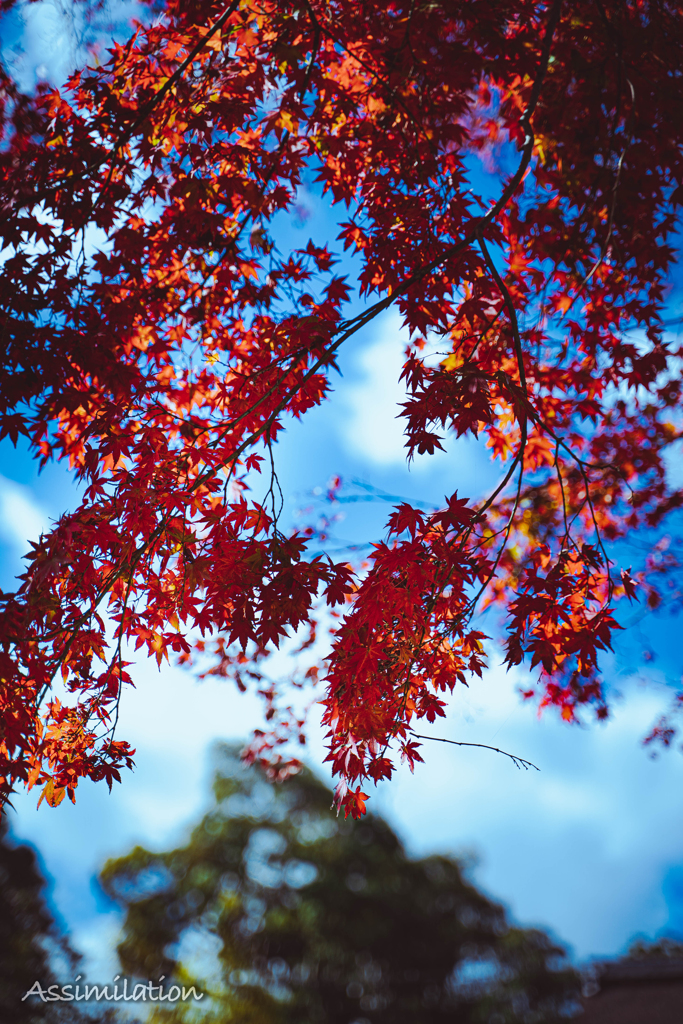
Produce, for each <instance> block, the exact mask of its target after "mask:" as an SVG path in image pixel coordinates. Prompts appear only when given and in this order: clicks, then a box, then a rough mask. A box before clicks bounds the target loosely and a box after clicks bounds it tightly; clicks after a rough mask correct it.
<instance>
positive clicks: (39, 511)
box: [0, 476, 50, 555]
mask: <svg viewBox="0 0 683 1024" xmlns="http://www.w3.org/2000/svg"><path fill="white" fill-rule="evenodd" d="M49 526H50V523H49V520H48V517H47V513H46V512H45V510H44V509H43V508H41V507H40V505H38V504H37V502H36V500H35V498H34V497H33V495H32V493H31V491H30V490H29V488H28V487H22V486H21V484H17V483H15V482H14V481H13V480H8V479H7V478H6V477H3V476H0V538H1V539H2V540H4V542H5V543H6V544H10V545H11V546H12V547H13V548H14V549H15V550H16V551H17V553H18V554H20V555H23V554H26V551H27V550H28V547H29V541H32V540H34V541H35V540H38V538H39V537H40V535H41V533H44V532H45V531H46V530H48V529H49Z"/></svg>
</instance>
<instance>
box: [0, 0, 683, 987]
mask: <svg viewBox="0 0 683 1024" xmlns="http://www.w3.org/2000/svg"><path fill="white" fill-rule="evenodd" d="M56 10H57V8H56V7H54V8H53V7H52V5H49V4H44V3H38V4H36V5H32V9H31V12H30V17H29V20H28V21H27V22H26V23H25V24H23V25H22V24H21V22H20V20H19V21H17V22H16V24H14V28H13V32H14V35H13V41H14V43H16V42H17V41H18V42H21V43H22V44H23V46H24V53H23V56H22V58H21V61H22V68H23V72H22V73H23V74H25V76H26V82H27V85H31V84H33V82H32V80H31V76H33V81H35V77H36V69H37V68H40V74H41V75H47V76H52V77H53V79H54V80H58V79H59V78H60V77H61V76H62V75H63V73H64V68H65V67H66V65H67V64H68V61H69V60H70V59H71V57H70V56H69V55H68V54H67V52H66V48H67V45H69V46H70V45H71V43H70V42H69V39H70V37H69V35H68V33H66V35H64V32H65V31H66V30H65V29H64V26H63V25H62V23H61V22H59V21H57V22H55V21H54V17H53V15H54V12H55V11H56ZM41 12H42V14H41ZM27 17H28V15H27ZM41 17H42V19H43V20H42V21H41ZM51 19H52V20H51ZM22 33H23V34H22ZM60 33H62V34H60ZM63 36H64V39H66V42H64V43H63V44H62V43H61V42H59V41H60V40H62V38H63ZM5 38H6V39H7V38H9V37H8V36H7V35H5ZM57 44H58V45H57ZM50 56H51V57H52V58H53V64H52V65H50V63H49V57H50ZM42 66H44V67H45V69H46V70H45V71H43V67H42ZM301 198H302V201H303V202H304V203H305V204H306V205H307V206H308V207H309V210H310V219H309V221H308V223H306V224H303V225H302V224H301V218H297V219H294V218H293V219H292V220H290V221H289V222H287V221H286V220H283V221H282V223H281V224H280V227H279V239H280V244H281V245H284V244H291V245H293V246H296V245H299V244H301V241H305V240H306V238H307V237H308V236H309V234H311V233H312V234H313V236H314V238H315V239H316V241H321V240H324V241H328V242H329V243H330V244H331V247H332V243H334V235H335V234H336V230H335V227H334V220H333V219H332V218H331V217H330V215H329V211H327V210H326V208H325V205H324V203H323V201H322V200H321V199H320V197H318V196H316V195H314V194H313V193H308V194H304V195H302V197H301ZM345 270H347V271H348V272H351V273H352V270H353V268H352V265H351V264H350V263H349V264H348V265H347V267H345ZM404 342H405V339H404V337H403V335H402V332H401V329H400V323H399V321H398V320H397V318H396V316H395V314H393V313H391V312H389V313H387V314H385V315H384V316H383V317H381V318H380V319H378V320H377V321H376V322H375V323H374V324H372V325H370V326H369V327H368V328H366V329H365V331H364V332H363V333H362V334H361V335H359V336H358V337H357V338H355V339H354V340H353V341H352V342H351V343H350V347H349V348H348V349H347V350H345V351H344V352H343V353H342V355H341V360H340V369H341V371H342V374H341V375H340V376H339V377H335V379H334V381H333V385H334V393H333V395H332V398H331V401H330V402H329V403H327V404H326V405H325V407H323V408H321V409H318V410H315V411H314V412H313V413H312V414H310V415H309V416H307V417H306V419H305V420H304V421H303V422H301V423H293V424H291V425H290V426H289V428H288V430H287V431H286V433H285V435H284V437H283V439H282V441H281V443H280V444H279V445H278V448H277V466H278V471H279V474H280V478H281V481H282V484H283V488H284V490H285V493H286V495H287V496H288V502H289V507H290V508H295V507H296V506H297V504H304V503H305V500H304V497H303V496H304V495H305V493H306V492H308V491H310V490H311V489H312V488H314V487H316V486H320V485H324V484H325V483H326V481H327V480H328V479H329V477H330V476H331V475H332V474H335V473H339V474H341V475H342V477H343V478H345V479H347V480H351V479H354V478H355V479H360V480H364V481H366V482H367V483H370V484H372V485H374V486H376V487H379V488H381V489H383V490H385V491H389V492H391V493H395V494H401V495H406V496H408V497H413V498H420V499H423V500H426V501H432V502H435V503H440V502H441V501H442V499H443V495H444V494H446V493H448V494H450V493H452V491H453V490H454V489H455V488H458V489H459V490H460V492H461V494H462V495H467V496H470V497H476V496H477V495H478V494H480V493H482V492H483V490H484V489H485V488H486V486H487V485H488V484H490V483H491V481H492V480H494V479H495V473H494V471H493V470H492V468H491V467H490V465H489V464H488V462H487V461H486V457H485V455H484V454H483V453H482V451H481V450H480V449H479V448H478V446H477V445H476V444H474V443H464V442H462V443H457V444H451V445H450V446H449V451H448V452H447V453H444V454H438V455H436V456H434V457H433V458H428V457H426V456H425V457H422V458H419V459H418V460H417V461H416V463H415V464H414V465H413V468H412V469H411V470H410V471H408V469H407V468H406V465H405V460H404V456H403V451H402V438H401V430H400V426H399V425H398V423H397V421H396V413H397V411H398V408H397V403H398V402H400V401H401V400H402V397H403V392H402V389H401V387H400V385H399V384H398V375H399V372H400V366H401V362H402V358H401V357H402V350H403V345H404ZM674 468H676V467H674ZM256 493H257V492H255V494H256ZM75 501H76V491H75V489H74V486H73V483H72V481H71V480H70V478H69V476H68V474H67V472H66V470H64V469H63V468H62V467H61V466H50V467H48V468H47V469H46V470H45V471H44V472H43V474H42V475H40V476H38V475H37V473H36V470H35V466H34V464H33V463H32V462H31V461H30V459H28V457H27V456H26V453H25V452H21V451H19V452H17V451H15V450H14V449H12V447H11V445H9V444H8V443H7V442H5V443H3V444H2V445H1V446H0V586H3V587H5V588H8V587H9V586H10V583H11V578H12V577H13V575H14V574H15V573H16V572H17V571H19V570H20V566H21V555H22V554H23V553H24V551H25V550H26V546H27V542H28V540H29V539H31V538H32V537H34V538H35V537H37V536H38V534H39V533H40V531H41V529H44V528H45V527H46V525H47V524H48V523H49V521H50V519H51V518H56V517H57V516H58V515H59V514H60V513H61V512H62V511H64V509H65V508H67V507H69V506H70V505H72V504H74V503H75ZM345 510H346V511H347V512H348V519H347V521H346V522H343V523H340V524H339V526H338V532H339V534H340V536H344V537H349V536H352V537H354V538H358V537H362V536H365V537H368V538H370V537H372V535H373V533H374V534H376V533H377V532H378V530H379V529H380V528H381V523H382V521H383V519H384V517H385V514H386V512H387V509H386V507H382V508H379V509H377V508H374V507H369V506H358V507H357V508H353V507H349V506H345ZM677 630H678V627H677V626H676V625H675V624H674V625H673V626H672V622H671V620H668V621H666V620H659V622H657V620H655V619H652V618H650V619H647V620H645V621H644V622H643V623H642V624H641V631H642V633H643V635H644V637H645V639H646V641H647V642H648V643H649V642H652V643H653V644H656V646H657V651H658V654H659V655H660V659H659V661H657V662H655V663H654V666H653V667H651V669H650V672H649V680H648V682H647V683H646V682H645V681H644V680H643V678H642V677H641V670H640V668H638V667H637V662H636V661H635V660H634V661H631V660H629V659H631V658H635V656H636V654H637V652H638V650H639V649H640V647H642V642H641V640H640V639H639V638H636V641H635V642H633V643H631V644H630V645H629V644H624V645H623V647H622V653H621V654H620V656H619V657H617V658H611V659H608V660H607V661H606V662H605V669H606V677H607V679H608V682H609V684H610V687H611V689H612V691H613V695H614V696H613V702H612V711H613V714H612V717H611V718H610V720H609V721H607V722H606V723H603V724H600V725H594V724H591V725H590V726H588V727H586V728H579V727H570V726H567V725H564V724H562V723H560V722H559V721H558V720H557V719H556V717H555V716H554V715H553V714H552V713H550V714H547V715H544V716H543V717H541V718H540V719H539V718H538V717H537V715H536V712H535V709H534V708H533V707H532V706H530V705H529V704H524V703H523V702H522V701H521V699H520V697H519V696H518V688H519V687H520V686H523V685H525V684H526V678H525V676H524V675H523V674H522V673H520V672H515V671H513V672H510V673H507V674H506V673H505V672H504V671H503V670H502V668H501V667H500V661H501V658H500V657H499V656H498V655H497V653H496V651H495V650H494V652H493V655H492V657H491V668H490V670H489V671H488V672H487V673H485V676H484V679H483V680H482V681H479V682H474V683H473V684H472V686H471V687H470V688H469V689H465V688H460V689H459V690H457V691H456V694H455V696H454V698H453V701H452V704H451V711H450V714H449V718H448V720H447V722H446V723H445V724H442V725H440V726H439V727H438V728H435V729H434V735H437V736H446V737H450V738H453V739H460V740H468V741H471V742H480V743H494V744H495V745H496V746H501V747H503V748H505V749H507V750H510V751H512V752H513V753H515V754H519V755H521V756H523V757H525V758H528V759H529V760H531V761H533V762H534V763H535V764H537V765H538V766H539V768H540V769H541V771H540V772H535V771H529V772H521V771H517V770H516V769H515V767H514V766H513V765H512V763H511V762H510V761H508V760H507V759H504V758H502V757H499V756H497V755H496V754H493V753H490V752H488V751H483V750H471V749H469V750H468V749H456V748H453V747H445V746H444V745H441V744H436V743H435V744H433V745H429V746H428V747H427V749H426V751H425V756H426V760H427V764H426V765H425V766H422V767H419V768H418V769H417V770H416V773H415V775H413V776H411V775H410V773H409V772H407V771H404V770H401V771H399V773H398V776H397V778H396V779H395V781H394V782H393V783H392V784H390V785H383V786H382V787H380V788H379V789H378V791H377V792H376V793H373V795H372V804H371V806H373V807H374V808H375V809H376V810H378V811H381V812H382V813H384V814H386V815H387V817H388V818H389V820H390V821H391V822H392V824H393V825H394V826H395V827H396V828H397V830H398V831H399V833H400V834H401V835H402V836H403V838H404V840H405V842H406V845H407V846H408V848H409V849H410V850H411V851H413V852H414V853H415V854H423V853H426V852H430V851H437V850H438V851H443V852H449V853H455V854H458V853H461V854H466V855H467V856H468V857H472V858H473V863H474V864H475V866H473V867H472V869H471V870H472V872H473V877H474V880H475V881H476V882H477V883H478V884H479V885H481V886H482V887H483V888H484V889H485V890H486V891H487V892H488V893H489V894H490V895H492V896H494V897H495V898H497V899H500V900H501V901H503V902H504V903H506V904H507V905H508V907H509V908H510V911H511V913H512V914H513V916H514V917H515V918H516V919H517V920H518V921H519V922H520V923H523V924H525V925H539V926H541V927H544V928H547V929H549V930H551V931H552V932H553V933H554V934H555V935H556V936H557V937H558V938H559V939H560V940H561V941H563V942H566V943H568V944H569V946H570V949H571V951H572V952H573V954H574V955H575V957H576V958H578V959H584V958H587V957H590V956H606V955H613V954H617V953H619V952H621V951H623V950H624V949H625V947H626V946H627V944H628V943H629V941H630V940H631V939H632V938H633V937H634V936H635V935H637V934H644V935H646V936H649V937H654V936H656V935H657V934H659V933H662V932H664V931H666V932H669V933H678V934H679V935H683V815H682V814H681V810H682V806H681V804H682V801H681V793H683V785H682V784H683V756H681V754H680V753H679V752H678V751H670V752H668V753H665V754H663V755H662V756H660V757H658V758H656V759H652V758H651V756H650V755H649V753H648V751H647V750H645V749H644V748H643V746H642V739H643V737H644V735H645V734H646V733H647V732H648V730H649V728H650V726H651V724H652V723H653V721H654V720H655V719H656V717H657V716H658V714H659V713H660V712H661V710H663V709H664V708H665V707H666V706H667V704H668V695H669V693H670V691H669V690H668V689H667V686H666V683H667V681H668V682H671V681H672V678H673V679H674V681H675V679H676V677H677V676H678V675H679V674H680V671H681V668H680V656H679V651H680V645H679V643H678V632H677ZM135 681H136V689H135V690H134V691H131V692H129V693H128V694H127V697H126V700H125V703H124V705H123V708H122V713H121V721H120V725H119V731H118V735H119V737H120V738H125V739H128V740H129V741H130V742H132V744H133V745H134V746H136V747H137V751H138V752H137V756H136V762H137V767H136V769H135V771H134V772H133V773H129V774H127V775H125V776H124V780H123V785H121V786H116V787H115V789H114V791H113V793H112V794H111V795H110V794H109V793H108V792H107V790H106V788H105V787H104V786H102V785H100V786H94V785H91V784H87V783H86V784H82V785H81V786H80V787H79V789H78V798H77V803H76V806H71V805H70V804H69V803H68V801H65V802H63V803H62V804H61V805H60V806H59V807H58V808H56V809H51V808H49V807H47V806H46V805H45V804H44V805H43V806H41V808H40V809H39V810H36V806H35V804H36V796H35V795H34V794H33V793H32V794H29V795H26V794H22V795H19V797H18V798H17V800H16V813H15V814H13V815H12V827H13V829H14V833H15V835H16V836H17V837H20V838H23V839H27V840H30V841H31V842H32V843H34V844H35V846H36V847H37V849H38V850H39V851H40V854H41V856H42V858H43V861H44V864H45V867H46V870H47V871H48V873H49V875H50V876H51V878H52V879H53V880H54V888H53V900H54V904H55V906H56V908H57V910H58V911H59V913H60V915H61V916H62V918H63V919H64V921H65V923H66V924H67V925H68V927H69V928H70V929H71V930H72V933H73V939H74V943H75V944H76V946H78V947H79V948H81V949H82V951H83V952H84V953H85V954H86V956H87V961H86V963H87V968H86V969H87V974H88V977H89V978H90V979H92V980H98V981H104V980H106V979H108V978H110V977H112V976H113V975H114V974H115V973H117V972H116V964H115V961H114V955H113V945H114V942H115V939H116V933H117V930H118V926H119V920H118V917H117V915H116V913H115V912H114V911H113V909H112V908H111V907H110V906H108V905H107V904H106V903H105V902H104V901H103V898H102V897H101V895H100V894H99V893H98V890H97V887H96V885H95V883H94V876H95V875H96V873H97V871H98V869H99V868H100V867H101V866H102V864H103V863H104V860H105V859H106V858H107V857H110V856H114V855H118V854H121V853H124V852H126V851H127V850H128V849H130V847H131V845H132V844H133V843H135V842H140V843H143V844H145V845H147V846H151V847H153V848H157V849H162V848H164V847H167V846H169V845H170V844H172V843H176V842H178V840H179V839H181V838H182V836H183V834H184V832H185V831H186V829H187V828H188V827H189V826H190V825H191V824H192V822H193V821H194V820H196V818H197V817H198V816H199V814H200V813H201V810H202V808H203V806H204V805H205V801H206V800H207V793H208V782H209V778H208V771H209V767H208V766H209V750H210V745H211V743H212V742H213V741H215V740H220V739H230V738H236V739H241V738H244V737H246V736H247V734H248V732H249V730H250V729H251V728H253V727H254V726H255V725H257V724H258V723H259V714H260V708H259V705H258V704H257V703H256V702H255V700H254V699H253V698H251V697H250V696H248V695H247V696H240V695H239V694H238V693H237V692H236V691H235V690H234V689H233V688H232V687H231V686H228V685H226V684H221V683H220V682H215V681H214V682H203V683H198V682H196V681H195V680H193V679H192V677H190V676H189V674H188V673H184V672H181V671H179V670H177V669H174V668H171V667H167V666H165V667H162V669H161V671H157V668H156V665H155V664H153V663H148V662H143V661H140V660H138V662H137V665H136V670H135ZM308 757H309V761H310V763H311V765H312V766H313V767H314V768H316V769H317V770H319V771H321V772H323V773H324V768H323V766H322V759H323V757H324V749H323V745H322V740H321V736H320V730H319V729H318V728H317V725H316V722H315V721H312V722H311V727H310V745H309V750H308Z"/></svg>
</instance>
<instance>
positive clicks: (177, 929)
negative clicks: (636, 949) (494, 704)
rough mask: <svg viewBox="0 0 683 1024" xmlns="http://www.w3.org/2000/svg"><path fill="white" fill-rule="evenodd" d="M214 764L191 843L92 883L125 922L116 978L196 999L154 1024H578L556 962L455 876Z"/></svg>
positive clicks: (314, 800) (368, 827) (311, 797)
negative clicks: (211, 799) (197, 994)
mask: <svg viewBox="0 0 683 1024" xmlns="http://www.w3.org/2000/svg"><path fill="white" fill-rule="evenodd" d="M216 760H217V771H216V776H215V781H214V795H215V803H214V804H213V806H212V807H211V808H210V809H209V810H208V812H207V814H206V815H205V816H204V818H203V820H202V821H201V822H199V823H198V824H197V826H196V828H195V829H194V830H193V832H192V835H191V837H190V838H189V840H188V842H187V843H186V844H185V845H183V846H180V847H178V848H177V849H174V850H168V851H166V852H163V853H153V852H150V851H148V850H145V849H142V848H140V847H137V848H136V849H134V850H133V851H131V853H129V854H128V855H127V856H125V857H122V858H119V859H117V860H113V861H109V862H108V863H107V865H106V866H105V868H104V869H103V871H102V874H101V876H100V880H101V883H102V885H103V886H104V888H105V891H106V892H107V893H108V894H109V895H110V896H111V897H113V898H114V899H115V900H116V902H117V903H118V904H119V906H120V907H122V908H123V909H124V910H125V912H126V917H125V921H124V929H123V938H122V941H121V943H120V945H119V947H118V948H119V957H120V960H121V965H122V969H123V970H124V971H125V972H126V974H127V975H131V976H133V977H141V978H157V977H160V976H162V975H165V976H166V979H167V980H166V981H165V983H164V984H165V985H166V987H167V989H168V986H169V985H171V984H172V981H173V979H177V980H178V981H179V983H180V984H179V986H178V987H180V985H185V986H186V987H189V985H190V984H193V983H194V984H195V987H196V988H197V989H198V990H199V991H202V992H203V993H204V997H203V999H202V1000H201V1001H195V1002H189V1001H187V1002H185V1003H182V1002H179V1003H178V1004H177V1005H176V1006H174V1007H173V1008H172V1009H165V1010H164V1009H162V1008H160V1007H158V1006H157V1007H156V1008H155V1016H154V1017H153V1020H154V1021H155V1022H157V1024H162V1022H165V1024H173V1022H175V1024H181V1022H189V1021H192V1022H194V1024H213V1022H221V1024H226V1022H228V1021H233V1020H234V1021H239V1022H240V1024H290V1022H291V1024H295V1022H300V1021H306V1022H307V1024H309V1022H310V1024H314V1022H320V1024H323V1022H324V1024H337V1022H338V1024H348V1022H349V1021H354V1020H355V1021H360V1020H372V1022H373V1024H384V1022H386V1024H389V1022H391V1024H394V1022H395V1024H403V1022H406V1024H415V1022H417V1021H419V1022H421V1024H431V1022H434V1024H436V1022H438V1021H458V1022H461V1024H466V1022H475V1021H481V1022H484V1021H499V1022H501V1024H503V1022H504V1024H515V1022H517V1021H519V1022H522V1021H523V1022H525V1024H527V1022H531V1021H533V1022H535V1024H544V1022H546V1021H547V1022H550V1021H556V1020H558V1019H559V1018H560V1017H563V1016H566V1015H568V1014H570V1013H572V1012H573V1011H574V1010H575V1009H576V1007H577V1003H578V993H579V979H578V975H577V974H576V972H574V971H573V970H572V969H571V967H570V966H569V963H568V962H567V960H566V955H565V952H564V950H563V949H562V948H561V947H560V946H558V945H557V944H556V943H554V942H553V941H552V940H551V939H550V938H549V936H548V935H546V934H545V933H544V932H541V931H537V930H533V929H522V928H516V927H513V926H512V925H510V923H509V922H508V921H507V920H506V916H505V912H504V910H503V908H502V907H500V906H498V905H497V904H495V903H493V902H491V901H490V900H489V899H487V898H486V897H485V896H484V895H483V894H482V893H480V892H478V891H477V889H476V888H475V887H474V886H473V885H472V884H471V883H470V882H468V881H467V880H466V879H465V878H464V877H463V872H462V868H461V865H460V864H459V863H458V862H457V861H455V860H453V859H451V858H449V857H441V856H433V857H427V858H425V859H422V860H411V859H409V858H408V857H407V856H406V853H405V851H404V849H403V847H402V845H401V843H400V841H399V839H398V838H397V836H396V835H395V834H394V833H393V832H392V830H391V828H390V827H389V826H388V825H387V823H386V822H385V821H383V820H382V819H381V818H379V817H376V816H373V815H368V816H367V817H366V818H365V819H364V820H363V821H362V822H355V821H353V820H352V819H349V820H345V819H343V818H334V817H332V816H331V815H330V814H329V807H330V801H331V799H332V793H331V792H330V791H329V790H328V789H327V787H325V786H323V785H322V783H320V782H319V781H318V780H317V779H316V778H315V777H314V776H313V775H312V774H311V773H310V772H308V771H306V770H304V771H303V772H302V773H300V774H298V775H296V776H294V777H292V778H289V779H288V780H287V781H286V782H284V783H283V784H282V786H277V787H273V786H272V785H270V784H269V783H268V781H267V779H266V776H265V774H264V772H263V771H262V770H261V769H260V768H258V767H256V766H252V767H250V768H246V767H245V766H244V765H243V764H240V760H239V756H238V749H237V748H233V749H230V748H228V747H223V748H221V749H219V751H218V757H217V759H216Z"/></svg>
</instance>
